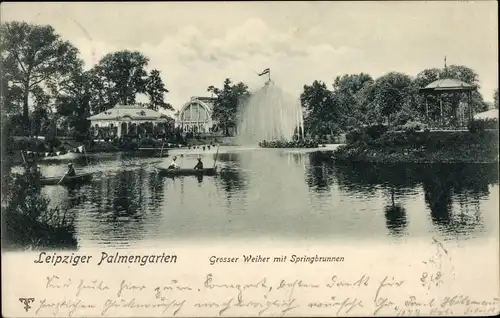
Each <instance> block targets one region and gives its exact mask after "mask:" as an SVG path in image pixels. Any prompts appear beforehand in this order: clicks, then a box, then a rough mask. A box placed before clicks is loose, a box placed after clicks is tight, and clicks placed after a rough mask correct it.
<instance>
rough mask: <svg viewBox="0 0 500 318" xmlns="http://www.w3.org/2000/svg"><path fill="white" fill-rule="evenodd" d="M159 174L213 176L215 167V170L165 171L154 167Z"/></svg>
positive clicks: (215, 171) (165, 169)
mask: <svg viewBox="0 0 500 318" xmlns="http://www.w3.org/2000/svg"><path fill="white" fill-rule="evenodd" d="M156 168H157V169H158V170H159V171H160V174H162V175H166V176H200V175H202V176H214V175H215V174H216V173H217V166H215V168H204V169H167V168H161V167H156Z"/></svg>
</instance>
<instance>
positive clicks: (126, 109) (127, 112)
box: [87, 105, 167, 121]
mask: <svg viewBox="0 0 500 318" xmlns="http://www.w3.org/2000/svg"><path fill="white" fill-rule="evenodd" d="M123 117H130V119H131V120H158V119H160V118H163V117H167V115H164V114H162V113H159V112H157V111H154V110H152V109H147V108H144V107H142V106H140V105H116V106H115V107H113V108H110V109H108V110H105V111H103V112H101V113H99V114H96V115H94V116H90V117H89V118H87V119H88V120H90V121H95V120H120V119H121V118H123Z"/></svg>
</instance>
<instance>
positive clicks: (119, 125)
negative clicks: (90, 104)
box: [116, 122, 122, 138]
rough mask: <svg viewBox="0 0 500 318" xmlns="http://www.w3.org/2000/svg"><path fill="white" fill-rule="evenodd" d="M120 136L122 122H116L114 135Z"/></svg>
mask: <svg viewBox="0 0 500 318" xmlns="http://www.w3.org/2000/svg"><path fill="white" fill-rule="evenodd" d="M121 136H122V124H121V123H120V122H118V125H117V128H116V137H118V138H120V137H121Z"/></svg>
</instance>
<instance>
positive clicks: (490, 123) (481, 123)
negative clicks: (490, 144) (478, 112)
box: [467, 118, 498, 134]
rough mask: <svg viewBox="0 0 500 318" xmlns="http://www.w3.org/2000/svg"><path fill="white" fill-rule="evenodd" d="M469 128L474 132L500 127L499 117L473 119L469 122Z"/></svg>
mask: <svg viewBox="0 0 500 318" xmlns="http://www.w3.org/2000/svg"><path fill="white" fill-rule="evenodd" d="M467 129H469V131H470V132H471V133H473V134H476V133H481V132H483V131H485V130H486V129H498V119H493V118H491V119H472V120H470V121H469V122H468V123H467Z"/></svg>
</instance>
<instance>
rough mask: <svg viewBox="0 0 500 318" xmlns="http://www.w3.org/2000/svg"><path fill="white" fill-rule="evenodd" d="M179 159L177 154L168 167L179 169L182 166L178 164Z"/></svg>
mask: <svg viewBox="0 0 500 318" xmlns="http://www.w3.org/2000/svg"><path fill="white" fill-rule="evenodd" d="M176 160H177V156H174V157H173V158H172V163H171V164H170V166H168V169H179V168H180V167H179V166H178V165H177V163H176V162H175V161H176Z"/></svg>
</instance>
